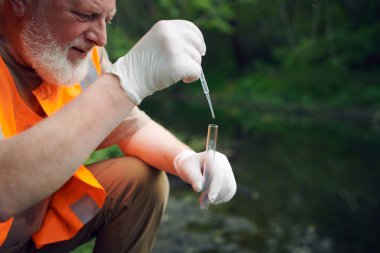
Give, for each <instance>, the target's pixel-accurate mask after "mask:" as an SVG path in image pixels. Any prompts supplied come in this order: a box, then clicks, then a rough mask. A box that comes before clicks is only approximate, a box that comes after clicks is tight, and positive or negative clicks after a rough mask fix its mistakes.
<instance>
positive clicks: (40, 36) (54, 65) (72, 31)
mask: <svg viewBox="0 0 380 253" xmlns="http://www.w3.org/2000/svg"><path fill="white" fill-rule="evenodd" d="M33 2H34V4H35V6H34V7H35V10H32V11H31V14H30V18H29V19H28V20H27V21H26V22H25V27H24V29H23V30H22V31H21V45H22V48H23V50H22V51H23V56H24V58H25V60H26V62H27V63H29V64H30V65H31V66H32V67H33V68H34V69H35V70H36V71H37V73H38V74H39V75H40V76H41V77H42V78H43V79H44V80H45V81H46V82H48V83H54V84H62V85H70V84H73V83H76V82H79V81H80V80H82V79H83V78H84V76H85V74H86V72H87V67H88V62H89V60H90V51H91V49H92V48H93V47H94V46H105V44H106V43H107V35H106V24H107V23H108V22H110V21H111V19H112V18H113V16H114V14H115V0H87V1H86V0H39V1H33Z"/></svg>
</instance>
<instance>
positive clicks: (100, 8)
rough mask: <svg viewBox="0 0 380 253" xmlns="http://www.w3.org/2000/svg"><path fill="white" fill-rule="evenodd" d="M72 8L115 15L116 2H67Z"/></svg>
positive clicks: (92, 0) (91, 0) (69, 0)
mask: <svg viewBox="0 0 380 253" xmlns="http://www.w3.org/2000/svg"><path fill="white" fill-rule="evenodd" d="M67 1H68V3H69V4H70V5H71V6H72V7H77V8H86V9H88V10H91V11H93V12H97V13H100V12H106V14H107V15H115V13H116V0H67Z"/></svg>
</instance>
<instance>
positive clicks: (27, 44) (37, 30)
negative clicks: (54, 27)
mask: <svg viewBox="0 0 380 253" xmlns="http://www.w3.org/2000/svg"><path fill="white" fill-rule="evenodd" d="M40 12H41V11H37V12H36V13H35V15H34V17H33V18H32V20H31V21H30V22H29V23H27V24H26V25H25V27H24V29H23V30H22V32H21V41H22V42H21V43H22V47H23V50H24V55H25V58H26V59H25V60H26V61H27V62H28V63H29V64H31V66H32V68H34V69H35V71H36V72H37V74H39V75H40V76H41V78H42V79H43V80H44V81H45V82H47V83H49V84H57V85H72V84H75V83H78V82H80V81H82V80H83V79H84V77H85V76H86V74H87V68H88V64H89V63H90V54H88V55H87V57H86V58H85V59H83V60H78V61H76V62H70V61H69V59H68V51H69V48H70V47H72V46H81V45H83V44H84V43H85V42H84V41H83V39H82V38H77V39H76V40H74V41H73V42H72V43H71V44H70V45H67V46H65V47H64V48H62V47H61V46H59V44H58V42H57V40H56V39H55V38H54V37H53V35H52V33H51V31H50V29H49V27H48V24H47V22H46V20H45V19H44V18H43V17H44V14H43V13H40Z"/></svg>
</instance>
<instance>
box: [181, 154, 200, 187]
mask: <svg viewBox="0 0 380 253" xmlns="http://www.w3.org/2000/svg"><path fill="white" fill-rule="evenodd" d="M178 160H179V161H178V162H177V165H176V166H175V167H176V170H177V173H178V176H179V177H180V178H181V179H182V180H184V181H185V182H187V183H189V184H191V186H192V188H193V190H194V191H195V192H200V191H201V190H202V172H201V165H202V164H201V154H200V153H194V154H192V155H188V156H185V157H184V158H183V159H181V158H180V159H178Z"/></svg>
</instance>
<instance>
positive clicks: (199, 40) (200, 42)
mask: <svg viewBox="0 0 380 253" xmlns="http://www.w3.org/2000/svg"><path fill="white" fill-rule="evenodd" d="M181 21H182V22H183V24H184V26H185V27H187V28H188V29H189V30H190V31H191V33H192V34H195V35H196V37H194V36H191V41H192V42H193V45H194V46H195V48H196V49H197V50H198V51H199V53H200V54H201V55H202V56H204V55H205V54H206V43H205V41H204V37H203V34H202V32H201V30H199V28H198V27H197V26H196V25H195V24H194V23H192V22H190V21H186V20H181Z"/></svg>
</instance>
